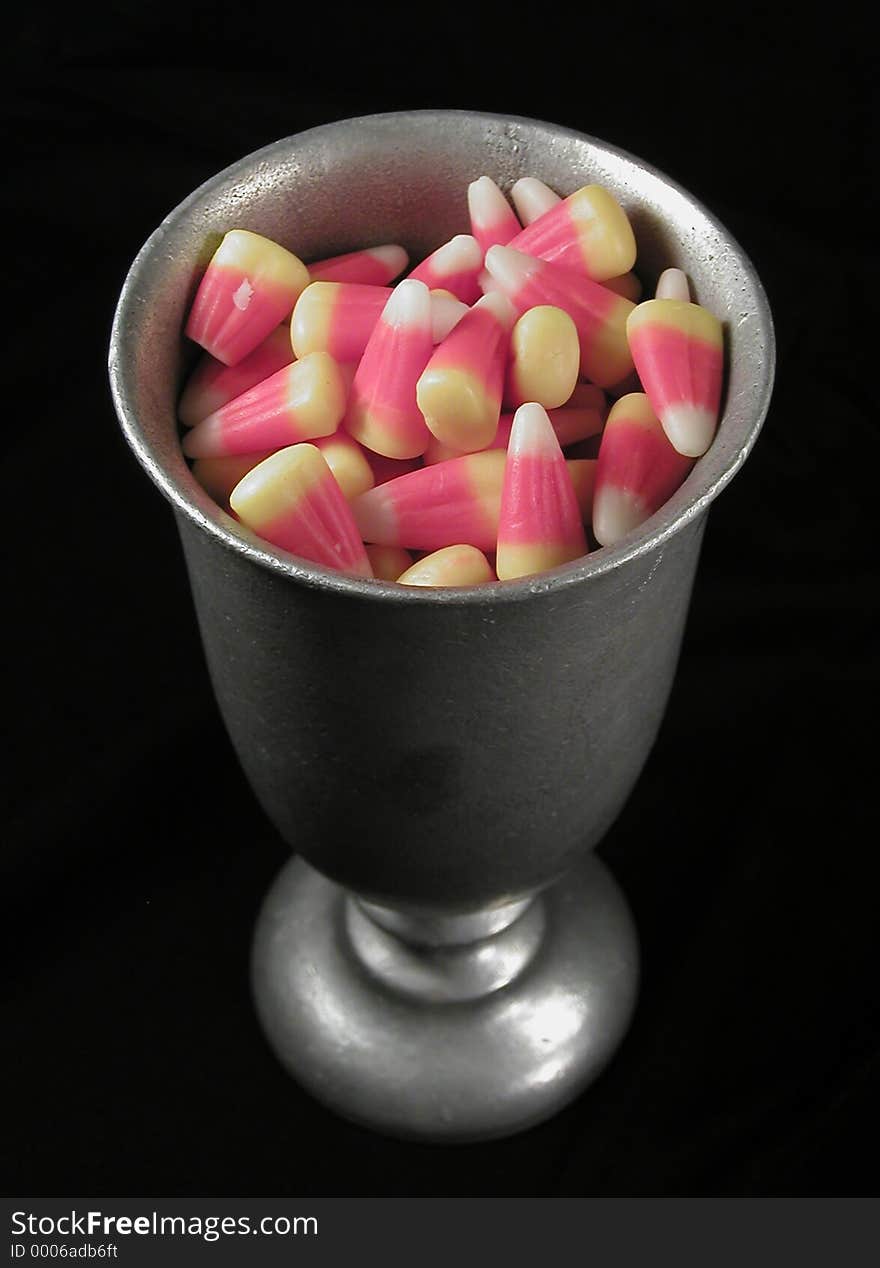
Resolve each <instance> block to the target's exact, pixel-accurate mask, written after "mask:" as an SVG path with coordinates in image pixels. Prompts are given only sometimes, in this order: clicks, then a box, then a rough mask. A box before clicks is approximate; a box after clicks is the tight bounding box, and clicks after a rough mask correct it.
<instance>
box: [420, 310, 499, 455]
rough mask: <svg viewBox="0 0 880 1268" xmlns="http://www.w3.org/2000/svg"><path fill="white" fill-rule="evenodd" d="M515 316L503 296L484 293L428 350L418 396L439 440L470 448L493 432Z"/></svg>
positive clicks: (482, 443)
mask: <svg viewBox="0 0 880 1268" xmlns="http://www.w3.org/2000/svg"><path fill="white" fill-rule="evenodd" d="M514 316H515V314H514V309H513V305H512V304H511V302H510V300H509V299H507V297H506V296H504V295H484V296H483V297H482V299H479V300H477V302H476V303H475V304H474V306H473V308H471V309H470V310H469V311H468V312H467V313H466V314H465V315H464V317H462V319H461V321H460V322H459V323H458V324H457V325H456V327H455V329H454V330H453V331H452V332H451V333H450V334H449V335H447V336H446V338H445V339H444V340H443V342H442V343H441V344H440V345H439V347H437V348H436V349H435V350H434V352H433V353H432V355H431V359H430V361H429V362H428V364H427V366H426V367H425V369H424V371H423V372H422V375H421V377H420V378H419V381H418V383H417V385H416V400H417V401H418V405H419V409H420V410H421V412H422V414H423V415H424V419H425V422H426V423H427V425H428V428H429V429H430V431H431V434H432V435H433V436H434V437H436V439H437V440H439V441H440V442H441V443H442V444H445V445H450V446H451V447H452V448H454V449H458V450H459V451H461V452H462V453H472V452H473V451H474V450H477V449H484V448H485V447H486V445H488V444H489V443H490V442H491V440H492V437H493V436H494V435H495V431H496V429H497V427H498V418H499V416H500V414H501V393H502V388H503V385H504V367H505V364H506V361H507V349H508V344H509V339H510V329H511V326H512V325H513V321H514Z"/></svg>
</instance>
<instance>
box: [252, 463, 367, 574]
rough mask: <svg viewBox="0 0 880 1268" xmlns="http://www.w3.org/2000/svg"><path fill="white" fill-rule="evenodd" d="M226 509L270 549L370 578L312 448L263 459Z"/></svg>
mask: <svg viewBox="0 0 880 1268" xmlns="http://www.w3.org/2000/svg"><path fill="white" fill-rule="evenodd" d="M229 500H230V503H231V505H232V509H233V510H234V511H235V513H236V514H237V515H238V517H239V519H240V520H241V521H242V523H243V524H246V525H247V526H248V528H251V529H253V531H254V532H255V533H259V535H260V536H261V537H264V538H265V539H266V541H269V542H271V543H272V545H273V546H279V547H280V548H281V549H282V550H289V551H290V552H291V553H292V554H294V555H300V556H302V558H303V559H308V560H311V561H312V562H313V563H317V564H326V565H327V566H329V567H331V568H339V569H341V570H342V571H343V572H353V573H357V574H358V575H359V576H362V577H370V576H372V570H371V568H370V561H369V559H368V558H367V554H366V551H365V550H364V546H363V542H362V541H361V539H360V534H359V533H358V530H357V528H356V526H355V523H354V520H353V519H352V514H351V511H350V510H349V506H348V503H347V502H346V500H345V497H344V496H343V493H342V490H341V489H340V487H339V485H338V484H337V483H336V481H335V480H334V479H333V476H332V474H331V472H330V468H329V467H328V466H327V463H326V462H325V461H324V458H323V456H322V455H321V453H320V452H319V450H317V449H316V448H315V446H314V445H292V446H290V447H289V448H287V449H281V450H279V451H278V453H274V454H272V455H271V457H269V458H266V459H265V460H264V461H263V462H261V463H260V464H259V465H258V466H256V467H254V469H253V470H252V471H249V472H248V474H247V475H246V476H245V477H244V479H243V480H241V482H240V483H239V484H237V485H236V486H235V488H234V489H233V490H232V494H231V496H230V499H229Z"/></svg>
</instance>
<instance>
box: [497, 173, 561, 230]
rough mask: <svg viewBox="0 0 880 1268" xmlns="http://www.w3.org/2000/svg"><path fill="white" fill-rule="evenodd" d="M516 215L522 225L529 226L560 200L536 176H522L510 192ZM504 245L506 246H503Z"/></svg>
mask: <svg viewBox="0 0 880 1268" xmlns="http://www.w3.org/2000/svg"><path fill="white" fill-rule="evenodd" d="M510 196H511V198H512V199H513V205H514V207H515V208H516V214H517V215H518V216H519V218H520V220H521V221H522V222H523V225H530V224H532V222H533V221H535V220H537V219H538V217H539V216H543V214H544V212H545V211H549V210H550V208H551V207H555V206H556V204H557V203H561V202H562V199H561V198H560V196H559V195H558V194H555V193H554V192H553V190H552V189H551V188H550V186H549V185H545V184H544V182H543V181H539V180H538V178H537V176H522V177H520V179H519V180H518V181H517V182H516V183H515V184H514V186H513V189H512V190H511V191H510ZM505 245H506V244H505Z"/></svg>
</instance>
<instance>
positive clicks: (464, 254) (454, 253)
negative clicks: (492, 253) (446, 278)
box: [433, 233, 483, 273]
mask: <svg viewBox="0 0 880 1268" xmlns="http://www.w3.org/2000/svg"><path fill="white" fill-rule="evenodd" d="M482 258H483V253H482V251H481V250H480V244H479V243H478V242H477V240H476V238H475V237H473V236H472V235H471V234H469V233H457V234H456V235H455V237H454V238H450V240H449V241H448V242H446V243H444V245H443V246H442V247H439V248H438V249H437V250H436V251H435V252H434V256H433V261H434V265H435V267H436V268H437V269H439V270H440V272H442V273H459V272H462V273H463V272H465V271H466V270H467V269H477V268H479V267H480V264H481V262H482Z"/></svg>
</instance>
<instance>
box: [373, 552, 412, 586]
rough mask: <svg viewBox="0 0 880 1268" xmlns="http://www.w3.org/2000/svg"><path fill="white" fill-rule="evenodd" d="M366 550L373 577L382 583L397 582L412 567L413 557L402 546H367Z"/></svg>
mask: <svg viewBox="0 0 880 1268" xmlns="http://www.w3.org/2000/svg"><path fill="white" fill-rule="evenodd" d="M365 549H366V552H367V558H368V559H369V561H370V567H371V568H372V569H373V576H374V577H377V578H378V579H379V580H380V581H396V580H397V578H398V577H399V576H400V574H401V573H402V572H406V570H407V568H409V567H411V566H412V562H413V557H412V555H411V554H410V553H409V551H408V550H404V549H403V547H402V546H367V547H366V548H365Z"/></svg>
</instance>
